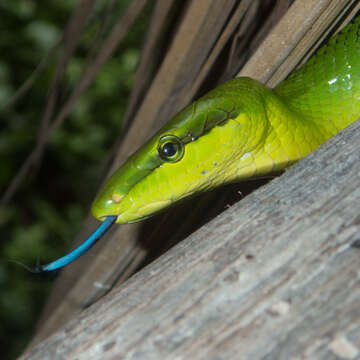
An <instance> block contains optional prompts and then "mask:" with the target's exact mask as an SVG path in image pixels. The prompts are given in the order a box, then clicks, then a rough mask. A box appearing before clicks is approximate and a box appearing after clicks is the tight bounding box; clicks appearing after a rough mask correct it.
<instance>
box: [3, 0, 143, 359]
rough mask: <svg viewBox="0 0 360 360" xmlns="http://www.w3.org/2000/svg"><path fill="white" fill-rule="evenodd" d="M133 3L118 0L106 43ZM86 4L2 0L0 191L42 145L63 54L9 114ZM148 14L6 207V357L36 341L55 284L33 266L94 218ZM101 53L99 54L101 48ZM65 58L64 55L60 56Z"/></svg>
mask: <svg viewBox="0 0 360 360" xmlns="http://www.w3.org/2000/svg"><path fill="white" fill-rule="evenodd" d="M129 2H130V0H125V1H124V0H122V1H117V3H116V8H115V10H114V11H112V12H111V14H110V17H109V19H108V21H107V23H106V26H105V29H104V30H103V33H102V34H101V36H102V37H104V36H106V34H107V33H108V32H109V31H110V29H111V26H112V25H113V24H114V23H115V22H116V21H118V19H119V18H120V16H121V13H122V11H123V10H124V9H125V8H126V6H127V5H128V4H129ZM78 3H79V1H75V0H63V1H55V0H52V1H35V0H27V1H24V0H12V1H7V0H0V30H1V32H0V33H1V37H0V54H1V56H0V109H1V111H0V126H1V132H0V154H1V161H0V189H1V193H3V191H4V190H5V189H6V187H7V186H8V184H9V183H10V181H11V180H12V179H13V178H14V177H15V176H16V173H17V171H18V170H19V168H20V166H21V164H22V163H23V162H24V160H25V159H26V157H27V156H28V154H29V153H30V152H31V150H32V149H33V147H34V146H35V144H36V139H37V136H38V131H39V126H40V121H41V117H42V115H43V111H44V107H45V103H46V98H47V94H48V89H49V86H50V84H51V81H52V77H53V75H54V72H55V69H56V60H57V56H55V57H54V59H53V61H52V62H51V63H50V65H49V66H47V68H46V69H45V70H44V71H43V72H42V73H41V75H40V76H39V77H38V79H37V81H36V82H35V84H34V86H33V87H32V88H31V90H30V91H29V92H28V93H27V94H26V95H25V96H24V97H23V98H21V100H20V101H18V102H17V103H16V104H15V105H14V106H13V107H11V108H4V105H5V104H6V102H7V101H8V100H9V99H10V98H11V96H12V95H13V94H14V92H15V91H16V90H17V89H18V88H19V87H20V86H21V85H22V84H23V83H24V81H25V80H26V79H27V78H28V77H29V76H30V75H31V74H32V72H33V70H34V69H35V68H36V66H37V65H38V64H39V62H40V61H41V60H42V59H43V58H44V56H45V55H46V53H47V52H48V51H49V50H50V49H51V48H52V47H53V46H54V45H55V44H56V42H57V41H58V39H59V38H60V36H61V33H62V29H63V28H64V26H65V25H66V22H67V21H68V19H69V16H70V15H71V13H72V11H73V10H74V9H75V7H76V6H77V5H78ZM108 4H109V1H105V0H103V1H98V2H97V4H96V11H95V12H94V13H93V14H92V16H91V19H90V22H89V25H88V27H87V30H86V33H84V34H83V36H82V42H81V45H80V47H79V49H77V51H76V54H75V56H74V57H73V58H72V59H71V61H70V64H69V66H68V68H67V70H66V74H65V76H64V79H62V83H61V94H60V103H59V104H58V105H57V108H56V111H58V110H59V109H60V107H61V102H62V101H63V100H64V99H65V98H66V97H67V96H68V95H69V93H70V91H71V89H72V88H73V87H74V86H75V85H76V83H77V81H78V79H79V77H80V75H81V73H82V71H83V68H84V67H85V66H86V64H87V62H86V55H87V53H88V51H89V49H90V48H91V46H92V45H93V44H94V39H96V37H97V36H98V33H99V30H100V24H101V18H102V16H103V14H104V13H105V9H106V6H108ZM148 19H149V11H147V12H146V13H145V14H143V15H142V16H141V17H140V19H139V20H138V21H137V22H136V24H135V26H133V28H132V30H131V31H130V32H129V34H128V36H127V37H126V39H125V41H124V42H123V43H122V44H121V46H120V48H119V49H118V50H117V52H116V54H115V56H114V57H113V58H112V59H111V60H110V61H109V62H108V63H107V64H106V65H105V66H104V68H103V69H102V71H101V73H100V74H99V76H98V77H97V78H96V81H95V82H94V84H93V85H92V86H91V87H90V89H89V90H88V91H87V92H86V94H85V95H84V96H82V97H81V99H80V100H79V101H78V102H77V103H76V106H75V108H74V109H73V111H72V113H71V115H70V116H69V117H68V118H67V119H66V121H65V123H64V124H63V126H62V127H61V128H60V129H59V130H58V131H57V132H56V133H55V134H54V135H53V136H52V137H51V139H50V142H49V145H48V148H47V151H46V152H45V155H44V156H43V158H42V159H41V163H39V165H38V167H37V168H35V169H32V171H31V172H30V174H29V175H28V176H27V177H26V179H25V181H24V183H23V184H22V185H21V187H20V188H19V190H18V192H17V194H16V196H15V198H14V199H13V200H12V202H11V203H10V204H9V205H8V206H7V207H5V208H4V207H3V208H0V232H1V240H2V241H1V243H0V289H1V295H0V346H1V349H2V359H12V358H14V357H15V356H16V355H18V354H19V353H20V352H21V351H22V350H23V348H24V346H25V345H26V343H27V341H28V340H29V339H30V338H31V333H32V331H33V329H34V326H35V325H36V318H37V316H38V315H39V312H40V309H41V306H42V305H43V303H44V301H45V299H46V295H47V294H48V292H49V290H50V285H51V284H52V283H53V279H52V280H44V279H43V278H41V279H39V278H38V277H34V275H33V274H31V273H28V272H26V271H25V270H24V269H23V268H22V267H21V266H19V265H17V264H15V263H12V262H9V261H8V260H15V261H19V262H22V263H24V264H27V265H34V264H36V262H37V260H38V259H40V260H41V262H46V261H49V260H53V259H55V258H57V257H59V256H61V255H63V254H64V252H65V250H66V248H68V247H69V246H70V244H71V240H72V239H73V238H74V236H75V234H76V233H77V231H78V230H79V229H80V226H81V223H82V221H83V219H84V217H85V215H86V214H87V211H88V208H89V204H90V202H91V200H92V198H93V197H94V194H95V191H96V188H97V185H98V182H99V180H100V175H101V174H99V171H100V170H99V169H101V164H102V162H103V161H104V159H105V157H106V155H107V154H108V153H109V150H110V148H111V145H112V144H113V142H114V140H115V139H116V137H117V136H118V135H120V133H121V129H122V118H123V115H124V112H125V106H126V102H127V99H128V96H129V93H130V89H131V86H132V84H133V81H134V74H135V67H136V63H137V60H138V56H139V49H140V44H141V42H142V38H143V35H144V32H145V30H146V28H147V26H148ZM97 49H98V48H97ZM58 54H59V52H58V53H57V55H58Z"/></svg>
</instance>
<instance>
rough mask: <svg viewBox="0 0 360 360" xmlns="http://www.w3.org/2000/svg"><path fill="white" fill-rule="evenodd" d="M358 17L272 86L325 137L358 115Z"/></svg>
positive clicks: (359, 71) (359, 27)
mask: <svg viewBox="0 0 360 360" xmlns="http://www.w3.org/2000/svg"><path fill="white" fill-rule="evenodd" d="M359 35H360V17H358V18H356V19H355V21H354V23H351V24H349V25H348V26H346V27H345V28H344V29H343V30H342V31H341V32H340V33H339V34H338V35H337V36H335V37H333V38H332V39H331V40H330V41H329V42H328V43H327V44H326V45H325V46H323V47H322V48H321V49H320V50H319V51H318V52H317V53H316V54H315V55H314V56H313V57H312V58H311V59H310V60H309V61H308V62H307V63H306V64H305V65H304V66H302V67H301V68H300V69H299V70H298V71H296V72H294V73H293V74H292V75H290V76H289V77H288V79H287V80H285V81H283V82H282V83H280V85H278V86H277V87H276V88H275V93H276V94H278V95H279V96H280V97H281V98H282V101H283V102H284V103H285V104H286V105H287V106H288V107H289V108H290V109H291V110H292V111H293V112H294V113H297V114H298V115H299V116H300V117H301V118H302V119H303V120H304V121H308V122H313V123H314V124H316V126H317V127H318V129H319V131H321V132H322V133H323V134H324V135H325V136H326V137H327V138H329V137H330V136H332V135H334V134H335V133H337V132H338V131H340V130H342V129H343V128H345V127H346V126H348V125H349V124H351V123H352V122H354V121H355V120H356V119H357V118H358V117H359V114H360V43H359V40H358V38H359Z"/></svg>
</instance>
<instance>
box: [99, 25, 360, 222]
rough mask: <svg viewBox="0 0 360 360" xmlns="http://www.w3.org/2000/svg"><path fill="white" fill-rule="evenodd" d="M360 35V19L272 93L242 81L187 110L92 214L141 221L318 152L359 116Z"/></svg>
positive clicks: (136, 158)
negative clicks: (172, 154)
mask: <svg viewBox="0 0 360 360" xmlns="http://www.w3.org/2000/svg"><path fill="white" fill-rule="evenodd" d="M359 33H360V18H357V19H356V20H355V22H354V23H353V24H350V25H349V26H347V27H346V28H344V30H343V31H342V32H341V33H340V34H339V35H337V36H336V37H334V38H332V39H331V40H330V42H329V43H328V44H327V45H326V46H324V47H323V48H321V49H320V50H319V51H318V53H317V54H316V55H315V56H314V57H312V58H311V59H310V61H309V62H308V63H307V64H305V65H304V66H303V67H302V68H301V69H300V70H298V71H297V72H295V73H294V74H293V75H291V76H290V77H289V78H288V79H287V80H285V81H283V82H282V83H281V84H280V85H279V86H278V87H276V88H275V89H274V90H271V89H269V88H267V87H266V86H264V85H262V84H261V83H259V82H257V81H255V80H252V79H249V78H237V79H233V80H231V81H229V82H227V83H225V84H222V85H220V86H218V87H217V88H215V89H214V90H212V91H210V92H209V93H208V94H207V95H205V96H204V97H202V98H201V99H199V100H197V101H195V102H194V103H192V104H191V105H189V106H187V107H186V108H184V109H183V110H182V111H180V112H179V113H178V114H177V115H176V116H175V117H174V118H173V119H172V120H170V122H169V123H168V124H167V125H166V126H164V127H163V128H162V129H160V131H158V132H157V133H156V134H155V135H154V136H153V137H152V138H151V139H150V140H149V141H148V142H147V143H146V144H145V145H144V146H143V147H141V148H140V149H139V150H138V151H137V152H135V153H134V154H133V155H132V156H131V157H130V158H129V159H128V160H127V161H126V162H125V163H124V164H123V166H121V167H120V169H118V170H117V171H116V172H115V173H114V174H113V175H112V177H111V178H110V179H109V181H108V182H107V183H106V185H105V186H104V188H103V189H102V191H101V192H100V193H99V195H98V197H97V198H96V200H95V202H94V204H93V206H92V213H93V215H94V216H95V217H96V218H98V219H100V220H103V219H104V217H105V216H108V215H116V216H118V218H117V223H130V222H136V221H140V220H143V219H144V218H147V217H149V216H151V215H153V214H155V213H157V212H158V211H160V210H162V209H164V208H166V207H168V206H170V205H172V204H173V203H175V202H176V201H178V200H180V199H182V198H185V197H187V196H191V195H193V194H195V193H198V192H202V191H206V190H211V189H212V188H214V187H216V186H219V185H221V184H225V183H229V182H234V181H238V180H242V179H247V178H251V177H258V176H263V175H265V174H271V173H274V172H279V171H281V170H283V169H284V168H286V167H288V166H289V165H291V164H293V163H294V162H296V161H297V160H299V159H300V158H302V157H304V156H306V155H307V154H309V153H310V152H312V151H313V150H315V149H316V148H317V147H318V146H319V145H321V144H322V143H324V142H325V141H326V140H327V139H329V138H330V137H331V136H333V135H334V134H336V133H337V132H338V131H340V130H341V129H343V128H344V127H346V126H347V125H349V124H350V123H352V122H353V121H355V120H356V119H357V118H358V117H359V115H360V40H359V39H358V35H359ZM165 135H173V136H176V137H177V138H178V139H180V140H181V142H182V144H183V150H184V154H183V156H182V157H181V156H180V158H179V159H178V160H177V161H176V162H168V161H167V160H166V159H165V160H163V159H162V158H161V157H160V156H159V152H158V147H159V141H160V139H162V138H163V136H165ZM170 139H172V137H171V136H170ZM175 140H176V139H175ZM162 141H163V140H162ZM180 147H181V146H180Z"/></svg>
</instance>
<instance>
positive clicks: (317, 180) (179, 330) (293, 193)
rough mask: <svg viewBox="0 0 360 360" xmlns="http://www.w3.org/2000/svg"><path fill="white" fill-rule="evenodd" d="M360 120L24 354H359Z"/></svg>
mask: <svg viewBox="0 0 360 360" xmlns="http://www.w3.org/2000/svg"><path fill="white" fill-rule="evenodd" d="M359 239H360V123H359V122H357V123H355V124H353V125H351V126H350V127H349V128H348V129H346V130H345V131H343V132H342V133H340V134H338V135H336V136H335V137H334V138H332V139H331V140H330V141H328V142H327V143H326V144H324V145H323V146H322V147H321V148H320V149H319V150H317V151H316V152H314V153H313V154H311V155H310V156H308V157H307V158H305V159H304V160H302V161H300V162H299V163H298V164H296V165H295V166H293V167H292V168H291V169H289V170H288V171H287V172H286V173H285V174H283V175H282V176H280V177H279V178H277V179H275V180H273V181H272V182H270V183H269V184H267V185H265V186H263V187H261V188H260V189H258V190H257V191H255V192H253V193H252V194H250V195H249V196H247V197H246V198H245V199H244V200H242V201H240V202H239V203H237V204H235V205H234V206H232V207H231V208H229V209H228V210H227V211H225V212H224V213H222V214H221V215H219V216H218V217H216V218H215V219H214V220H212V221H211V222H210V223H209V224H208V225H206V226H204V227H202V228H201V229H200V230H199V231H197V232H195V233H194V234H192V236H190V237H189V238H188V239H186V240H185V241H183V242H182V243H180V244H178V245H177V246H175V247H174V248H172V249H171V250H170V251H168V252H167V253H166V254H165V255H163V256H162V257H161V258H159V259H158V260H157V261H155V262H154V263H152V264H151V265H149V266H147V267H146V268H144V269H143V270H142V271H140V272H139V273H137V274H136V275H135V276H133V277H132V278H130V279H129V280H128V281H127V282H125V283H123V284H122V285H121V286H119V287H118V288H116V289H114V290H113V291H112V292H110V293H109V294H108V295H106V296H105V297H104V298H102V299H101V300H99V301H98V302H97V303H96V304H94V305H92V306H91V307H90V308H88V309H87V310H85V311H83V312H82V313H81V314H78V315H77V316H76V317H75V318H74V319H73V320H72V321H71V322H70V323H68V324H67V325H66V326H65V327H64V328H62V329H61V330H60V331H58V332H57V333H55V334H54V335H53V336H51V337H49V338H48V339H47V340H45V341H44V342H42V343H41V344H39V345H37V346H36V347H34V348H33V349H32V350H31V351H30V352H29V353H28V354H27V355H26V356H24V357H22V359H42V360H43V359H79V360H80V359H86V360H89V359H226V360H230V359H251V360H256V359H276V360H279V359H286V360H288V359H312V360H313V359H327V360H329V359H342V358H344V359H358V358H359V356H360V351H359V350H360V272H359V268H360V249H358V248H355V247H352V246H351V245H352V244H354V242H356V240H359Z"/></svg>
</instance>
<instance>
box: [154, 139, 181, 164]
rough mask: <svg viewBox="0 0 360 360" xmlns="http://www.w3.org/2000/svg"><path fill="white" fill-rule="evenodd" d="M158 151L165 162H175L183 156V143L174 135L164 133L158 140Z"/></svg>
mask: <svg viewBox="0 0 360 360" xmlns="http://www.w3.org/2000/svg"><path fill="white" fill-rule="evenodd" d="M157 150H158V153H159V156H160V158H161V159H162V160H164V161H166V162H177V161H179V160H181V158H182V157H183V156H184V151H185V149H184V144H183V143H182V141H181V140H180V139H179V138H178V137H177V136H175V135H165V136H163V137H162V138H160V140H159V145H158V148H157Z"/></svg>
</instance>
